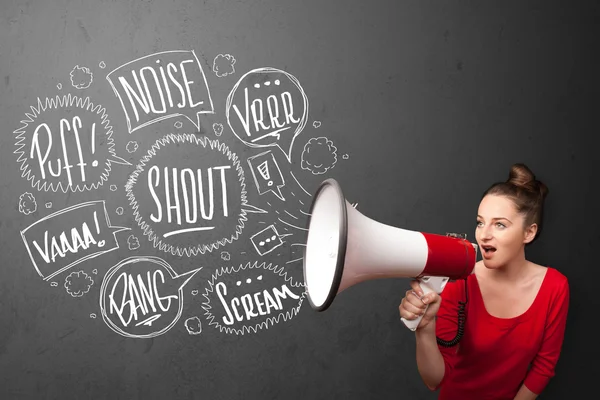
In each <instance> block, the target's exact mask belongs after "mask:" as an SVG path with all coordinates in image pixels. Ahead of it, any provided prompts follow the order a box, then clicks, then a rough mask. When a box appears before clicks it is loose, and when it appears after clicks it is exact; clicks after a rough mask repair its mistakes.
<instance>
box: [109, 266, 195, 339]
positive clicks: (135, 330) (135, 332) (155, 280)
mask: <svg viewBox="0 0 600 400" xmlns="http://www.w3.org/2000/svg"><path fill="white" fill-rule="evenodd" d="M201 269H202V268H198V269H195V270H193V271H189V272H186V273H184V274H181V275H178V274H177V273H175V271H174V270H173V268H172V267H171V266H170V265H169V264H168V263H167V262H166V261H164V260H162V259H160V258H158V257H150V256H149V257H140V256H134V257H129V258H126V259H124V260H122V261H121V262H119V263H118V264H117V265H115V266H113V267H112V268H111V269H110V270H109V271H108V272H107V273H106V275H105V276H104V280H103V281H102V287H101V288H100V310H101V312H102V318H103V319H104V322H105V323H106V324H107V325H108V327H109V328H110V329H112V330H113V331H115V332H116V333H118V334H120V335H122V336H125V337H130V338H153V337H156V336H159V335H162V334H163V333H165V332H167V331H168V330H169V329H171V328H172V327H173V325H175V324H176V323H177V321H178V320H179V317H181V312H182V310H183V287H184V286H185V285H187V283H188V282H189V281H190V279H192V277H193V276H194V275H195V274H196V273H197V272H198V271H200V270H201Z"/></svg>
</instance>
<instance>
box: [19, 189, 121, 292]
mask: <svg viewBox="0 0 600 400" xmlns="http://www.w3.org/2000/svg"><path fill="white" fill-rule="evenodd" d="M124 230H129V228H124V227H116V226H112V225H111V224H110V220H109V218H108V213H107V212H106V206H105V204H104V200H96V201H89V202H86V203H81V204H77V205H74V206H72V207H68V208H65V209H63V210H60V211H57V212H55V213H53V214H50V215H48V216H46V217H44V218H42V219H40V220H38V221H36V222H34V223H33V224H31V225H30V226H28V227H27V228H25V229H23V230H22V231H21V237H22V238H23V242H24V243H25V247H26V248H27V251H28V253H29V257H30V258H31V261H32V263H33V266H34V267H35V269H36V271H37V272H38V274H39V275H40V276H41V277H42V278H43V279H44V280H45V281H47V280H49V279H52V278H53V277H54V276H55V275H57V274H60V273H61V272H63V271H65V270H67V269H69V268H71V267H73V266H75V265H77V264H79V263H81V262H83V261H85V260H89V259H90V258H94V257H98V256H100V255H102V254H105V253H108V252H110V251H113V250H116V249H118V248H119V244H118V242H117V238H116V234H117V233H118V232H120V231H124Z"/></svg>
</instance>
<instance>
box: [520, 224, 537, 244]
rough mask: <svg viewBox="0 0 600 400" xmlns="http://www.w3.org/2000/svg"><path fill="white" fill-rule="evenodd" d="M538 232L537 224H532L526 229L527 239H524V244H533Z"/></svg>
mask: <svg viewBox="0 0 600 400" xmlns="http://www.w3.org/2000/svg"><path fill="white" fill-rule="evenodd" d="M537 231H538V225H537V224H531V225H529V226H528V227H527V228H525V238H524V239H523V243H525V244H527V243H531V241H532V240H533V239H535V235H536V234H537Z"/></svg>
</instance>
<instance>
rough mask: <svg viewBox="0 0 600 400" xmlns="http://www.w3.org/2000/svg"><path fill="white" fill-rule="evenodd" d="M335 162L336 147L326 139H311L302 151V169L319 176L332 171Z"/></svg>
mask: <svg viewBox="0 0 600 400" xmlns="http://www.w3.org/2000/svg"><path fill="white" fill-rule="evenodd" d="M336 162H337V147H335V146H334V145H333V142H332V141H331V140H329V139H327V138H326V137H319V138H311V139H309V140H308V142H306V144H305V145H304V150H303V151H302V162H301V164H300V166H301V167H302V169H305V170H308V171H310V172H312V173H313V174H314V175H321V174H324V173H325V172H327V171H329V170H330V169H332V168H333V167H334V166H335V164H336Z"/></svg>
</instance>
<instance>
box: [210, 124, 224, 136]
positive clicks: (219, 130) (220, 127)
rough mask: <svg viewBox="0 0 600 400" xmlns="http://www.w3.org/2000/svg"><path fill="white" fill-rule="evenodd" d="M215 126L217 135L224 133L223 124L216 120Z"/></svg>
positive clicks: (214, 130)
mask: <svg viewBox="0 0 600 400" xmlns="http://www.w3.org/2000/svg"><path fill="white" fill-rule="evenodd" d="M212 128H213V132H214V133H215V136H217V137H218V136H221V134H222V133H223V124H219V123H218V122H215V123H214V124H213V126H212Z"/></svg>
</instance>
